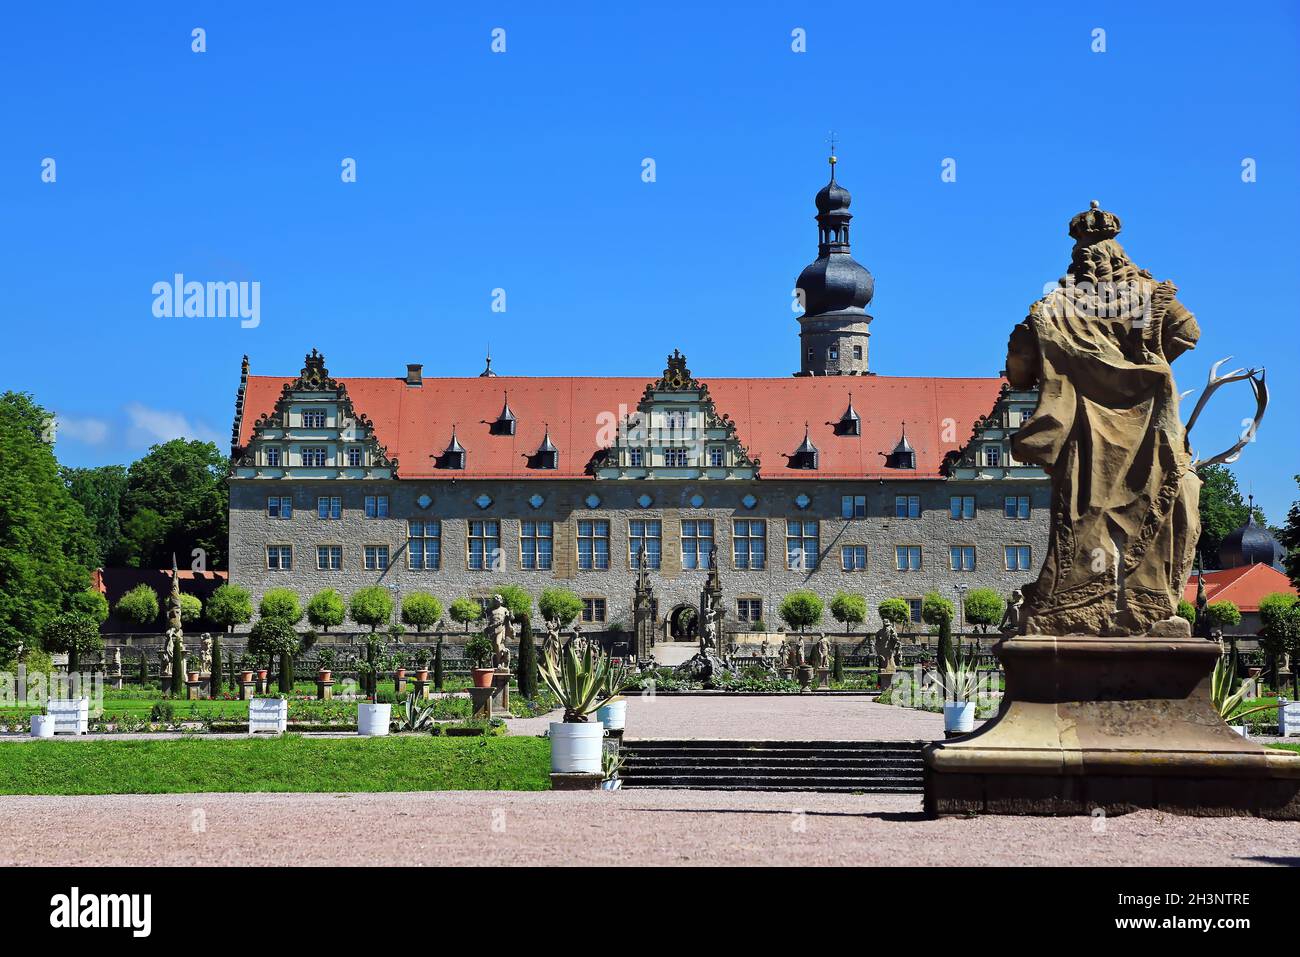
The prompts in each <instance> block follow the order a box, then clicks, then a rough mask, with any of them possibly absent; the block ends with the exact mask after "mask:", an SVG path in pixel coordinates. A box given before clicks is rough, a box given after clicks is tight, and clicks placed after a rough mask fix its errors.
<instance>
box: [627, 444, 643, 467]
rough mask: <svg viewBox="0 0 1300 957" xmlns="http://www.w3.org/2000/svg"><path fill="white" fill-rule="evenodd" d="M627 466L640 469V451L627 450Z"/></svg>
mask: <svg viewBox="0 0 1300 957" xmlns="http://www.w3.org/2000/svg"><path fill="white" fill-rule="evenodd" d="M627 464H628V465H630V466H631V467H632V468H634V469H639V468H640V467H641V450H640V449H628V450H627Z"/></svg>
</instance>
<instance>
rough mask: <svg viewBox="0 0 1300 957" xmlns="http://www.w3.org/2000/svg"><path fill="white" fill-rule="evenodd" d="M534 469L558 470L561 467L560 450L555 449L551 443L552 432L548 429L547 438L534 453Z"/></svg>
mask: <svg viewBox="0 0 1300 957" xmlns="http://www.w3.org/2000/svg"><path fill="white" fill-rule="evenodd" d="M531 464H532V466H533V468H538V469H558V468H559V467H560V450H559V449H557V448H556V447H555V443H554V442H552V441H551V430H550V428H549V427H547V429H546V436H545V437H544V438H543V439H542V444H541V445H539V446H538V447H537V451H536V452H534V453H533V461H532V463H531Z"/></svg>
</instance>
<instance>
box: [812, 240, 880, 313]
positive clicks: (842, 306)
mask: <svg viewBox="0 0 1300 957" xmlns="http://www.w3.org/2000/svg"><path fill="white" fill-rule="evenodd" d="M795 285H796V286H797V287H798V288H799V289H802V290H803V295H804V300H803V301H804V315H805V316H809V317H811V316H816V315H822V314H825V313H828V312H853V313H860V314H863V315H865V314H866V307H867V306H868V305H869V304H870V302H871V297H872V296H873V295H875V292H876V280H875V279H874V278H872V275H871V272H870V271H869V270H868V269H867V267H866V266H864V265H862V264H861V263H859V262H858V261H857V260H856V259H854V258H853V257H852V256H850V255H849V254H848V253H839V252H832V253H827V254H826V255H825V256H821V257H819V258H818V259H816V260H815V261H813V262H811V263H809V264H808V265H807V266H805V267H804V270H803V272H801V273H800V274H799V281H798V282H797V283H796V284H795Z"/></svg>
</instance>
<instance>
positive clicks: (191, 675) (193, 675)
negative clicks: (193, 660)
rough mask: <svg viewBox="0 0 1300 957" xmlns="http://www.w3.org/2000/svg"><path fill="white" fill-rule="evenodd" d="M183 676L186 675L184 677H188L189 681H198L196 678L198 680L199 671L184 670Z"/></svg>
mask: <svg viewBox="0 0 1300 957" xmlns="http://www.w3.org/2000/svg"><path fill="white" fill-rule="evenodd" d="M185 676H186V678H188V679H189V680H190V681H198V680H199V673H198V672H197V671H187V672H185Z"/></svg>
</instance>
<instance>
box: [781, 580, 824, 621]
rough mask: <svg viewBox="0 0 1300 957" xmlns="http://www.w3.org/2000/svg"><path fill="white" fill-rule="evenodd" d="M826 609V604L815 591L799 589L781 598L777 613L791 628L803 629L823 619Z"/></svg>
mask: <svg viewBox="0 0 1300 957" xmlns="http://www.w3.org/2000/svg"><path fill="white" fill-rule="evenodd" d="M825 610H826V606H825V605H824V604H823V603H822V600H821V598H819V597H818V596H817V594H816V593H815V592H811V591H808V590H807V589H799V590H798V591H792V592H790V594H788V595H786V596H785V598H783V599H782V600H781V607H780V608H778V609H777V614H778V615H780V616H781V620H782V621H784V622H785V623H786V624H787V625H789V626H790V627H791V628H797V629H798V630H799V631H803V630H804V629H805V628H807V627H809V626H811V625H815V624H817V623H818V622H819V621H821V620H822V614H823V613H824V612H825Z"/></svg>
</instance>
